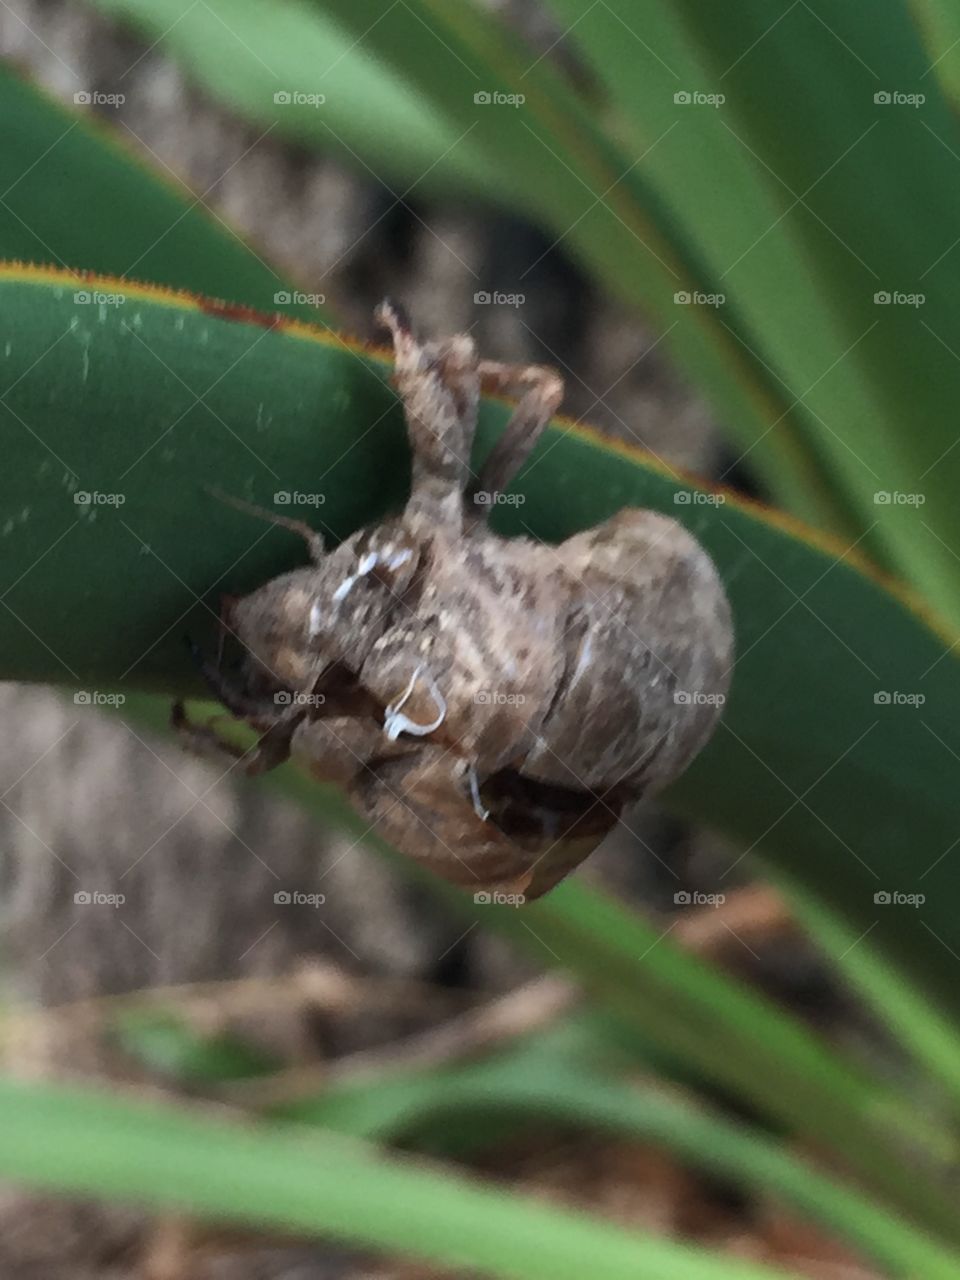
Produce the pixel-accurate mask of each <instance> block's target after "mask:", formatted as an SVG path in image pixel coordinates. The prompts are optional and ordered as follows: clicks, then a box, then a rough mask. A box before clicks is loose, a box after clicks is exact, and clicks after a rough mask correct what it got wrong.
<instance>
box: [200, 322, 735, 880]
mask: <svg viewBox="0 0 960 1280" xmlns="http://www.w3.org/2000/svg"><path fill="white" fill-rule="evenodd" d="M377 318H378V320H379V321H380V323H381V324H383V325H384V326H386V327H387V328H388V329H389V330H390V332H391V334H392V337H393V343H394V351H395V366H396V368H395V379H394V381H395V384H396V386H397V389H398V391H399V394H400V396H401V398H402V400H403V404H404V408H405V412H406V419H407V425H408V430H409V436H410V444H411V448H412V452H413V482H412V488H411V494H410V498H409V501H408V502H407V505H406V507H405V509H404V511H403V512H402V514H400V515H398V516H396V517H394V518H391V519H388V520H385V521H383V522H382V523H380V524H378V525H376V526H373V527H370V528H365V529H361V530H359V531H358V532H357V533H355V534H354V535H353V536H352V537H350V538H348V539H347V540H346V541H345V542H343V543H342V544H341V545H340V546H339V547H337V548H336V549H335V550H333V551H331V552H329V553H327V552H325V551H324V550H323V548H322V543H321V541H320V539H319V537H318V535H316V534H315V533H314V532H313V531H312V530H310V529H308V528H306V527H305V526H301V525H299V524H298V523H297V522H295V521H289V520H283V519H280V518H278V517H271V518H273V519H275V520H276V521H277V522H278V523H281V524H286V525H288V526H291V527H294V528H296V529H298V530H299V531H300V532H301V533H303V535H304V536H305V538H306V540H307V543H308V545H309V547H310V549H311V555H312V560H313V563H312V564H311V565H310V566H309V567H305V568H302V569H296V570H294V571H293V572H291V573H287V574H284V575H283V576H281V577H278V578H275V579H273V580H272V581H270V582H268V583H266V584H265V585H264V586H263V587H261V588H260V589H259V590H257V591H254V592H253V593H252V594H250V595H248V596H245V597H243V598H241V599H239V600H234V601H232V602H231V603H230V605H229V606H228V608H227V610H226V613H225V618H224V622H225V626H226V627H227V629H228V630H229V631H230V632H231V633H232V634H233V635H234V636H235V638H236V639H237V640H238V641H239V644H240V646H241V647H242V651H243V660H242V665H241V670H240V676H239V677H238V678H231V679H228V678H227V677H226V676H224V674H223V673H222V672H221V671H220V670H219V669H217V668H215V667H213V666H211V665H210V664H204V672H205V674H206V676H207V678H208V680H209V682H210V684H211V685H212V687H213V688H214V690H215V692H216V694H217V696H218V697H219V698H220V699H221V700H222V701H223V702H224V703H225V705H226V706H227V707H228V708H229V709H230V710H231V711H233V712H234V714H236V715H237V716H239V717H241V718H243V719H244V720H246V721H247V722H248V723H250V724H251V725H253V726H254V727H255V728H256V729H257V730H258V732H259V734H260V735H261V736H260V739H259V745H258V747H257V748H256V750H255V751H254V752H253V753H252V754H249V755H248V756H247V758H246V759H245V760H244V762H243V767H244V768H245V769H246V771H247V772H250V773H256V772H261V771H262V770H264V769H266V768H270V767H272V766H273V765H275V764H279V763H281V762H282V761H284V760H286V759H287V758H288V757H291V756H292V757H293V758H294V759H295V760H298V761H300V762H301V763H302V764H303V765H304V766H305V767H306V768H307V769H309V770H310V771H311V772H312V773H313V774H314V776H315V777H317V778H318V779H321V780H324V781H335V782H337V783H339V784H340V785H341V786H342V787H343V788H344V789H345V790H346V792H347V794H348V796H349V798H350V800H351V802H352V803H353V805H354V806H355V808H356V809H357V811H358V812H359V813H360V814H361V816H362V817H363V818H364V820H366V821H367V822H368V823H369V824H370V826H371V827H373V828H375V829H376V830H377V831H378V832H379V834H381V835H382V836H383V837H385V838H386V839H387V840H388V841H389V842H390V843H392V844H393V845H394V846H395V847H396V848H397V849H399V850H400V851H401V852H403V853H405V854H407V855H408V856H409V857H411V858H414V859H415V860H416V861H418V862H421V863H424V864H426V865H427V866H428V867H430V868H431V869H432V870H433V871H435V872H436V873H437V874H438V875H440V876H442V877H444V878H445V879H447V880H450V881H453V882H454V883H456V884H458V885H462V886H464V887H466V888H468V889H471V890H473V891H474V892H475V893H484V894H492V893H497V892H503V893H510V894H513V895H515V898H516V899H523V900H530V899H533V898H537V897H539V896H540V895H541V894H543V893H546V892H547V891H548V890H549V889H551V888H552V887H553V886H554V885H555V884H557V882H558V881H560V880H562V879H563V877H564V876H566V875H567V874H568V873H569V872H570V871H571V870H573V868H574V867H576V866H577V865H578V864H579V863H580V862H582V861H583V859H584V858H585V857H587V855H588V854H589V853H590V852H591V851H592V850H593V849H594V848H596V846H597V845H598V844H599V842H600V841H601V840H602V839H603V837H604V836H605V835H606V834H607V832H608V831H609V830H610V829H611V827H613V826H614V824H615V823H616V822H617V820H618V818H619V816H620V814H621V813H622V811H623V809H624V808H625V806H627V805H629V804H631V803H633V802H634V801H636V800H638V799H639V798H641V797H643V796H647V795H650V794H652V793H654V792H656V791H658V790H659V789H660V788H662V787H664V786H666V784H667V783H669V782H671V781H672V780H673V779H674V778H676V777H677V776H678V775H679V774H680V773H681V772H682V771H683V770H684V769H685V768H686V766H687V765H688V764H689V763H690V761H691V760H692V759H693V757H694V756H695V755H696V754H697V752H698V751H699V750H700V749H701V748H702V747H703V745H704V744H705V742H706V741H707V739H708V738H709V736H710V734H711V732H712V730H713V728H714V726H715V724H716V721H717V719H718V716H719V715H720V712H721V709H722V705H723V702H724V699H725V695H726V691H727V686H728V681H729V675H730V669H731V664H732V657H733V634H732V628H731V620H730V609H729V605H728V603H727V599H726V595H725V593H724V590H723V586H722V584H721V582H720V579H719V576H718V574H717V571H716V569H715V567H714V565H713V563H712V561H711V560H710V558H709V556H708V555H707V554H706V552H705V551H704V550H703V548H702V547H701V546H700V545H699V544H698V543H697V541H696V540H695V539H694V538H693V537H692V536H691V535H690V534H689V533H688V532H687V531H686V530H685V529H684V528H683V527H682V526H681V525H680V524H678V523H677V522H676V521H675V520H671V519H669V518H667V517H665V516H662V515H659V514H657V513H655V512H653V511H645V510H636V509H626V510H623V511H620V512H619V513H618V514H617V515H615V516H613V517H612V518H611V519H609V520H607V521H605V522H604V523H603V524H601V525H598V526H597V527H596V528H593V529H588V530H586V531H584V532H582V533H578V534H576V535H574V536H573V537H571V538H568V539H567V541H566V542H563V543H561V544H560V545H559V546H548V545H545V544H543V543H540V542H537V541H535V540H533V539H528V538H509V539H507V538H503V537H500V536H498V535H497V534H495V533H494V532H492V530H491V529H490V528H489V527H488V524H487V515H488V514H489V512H490V511H491V510H492V509H493V507H494V506H495V505H496V502H497V498H498V495H499V494H501V493H503V492H504V491H505V489H506V486H507V485H508V483H509V481H510V479H511V478H512V476H513V475H514V474H515V472H516V471H517V469H518V468H519V466H520V465H521V464H522V463H523V461H524V460H525V459H526V458H527V456H528V454H529V453H530V451H531V449H532V448H533V446H534V444H535V442H536V440H537V438H538V436H539V435H540V433H541V432H542V430H543V428H544V427H545V426H546V424H547V423H548V422H549V420H550V418H551V417H552V415H553V414H554V413H555V412H556V410H557V408H558V407H559V404H560V401H561V399H562V395H563V384H562V381H561V379H560V378H559V376H558V375H557V374H556V373H554V372H553V371H552V370H550V369H546V368H541V367H539V366H526V367H512V366H507V365H501V364H496V363H492V362H489V361H484V360H480V359H478V357H477V353H476V350H475V347H474V344H473V341H472V340H471V339H470V338H469V337H467V336H465V335H457V336H455V337H452V338H449V339H446V340H444V341H438V342H428V343H420V342H418V341H417V340H416V338H415V337H414V336H413V334H412V333H411V331H410V329H409V327H408V325H407V324H406V322H405V321H404V320H403V319H402V317H401V316H400V314H399V313H398V311H397V310H396V309H395V308H394V307H393V306H391V305H390V304H387V303H384V304H383V305H382V306H381V307H380V308H379V309H378V313H377ZM490 391H496V392H501V393H502V392H506V393H513V394H515V395H516V396H517V406H516V410H515V412H514V415H513V417H512V419H511V421H510V423H509V424H508V427H507V429H506V431H505V432H504V434H503V436H502V437H501V439H500V440H499V442H498V444H497V445H496V446H495V448H494V449H493V451H492V453H491V455H490V457H489V458H488V459H487V461H486V462H485V463H484V465H483V468H482V470H481V471H480V474H479V475H478V476H476V475H474V474H473V472H472V471H471V469H470V465H469V458H470V451H471V446H472V443H473V435H474V430H475V426H476V419H477V409H478V405H479V400H480V395H481V393H482V392H490ZM175 720H176V723H177V724H178V726H179V727H180V728H181V729H183V730H184V731H185V732H188V733H190V734H191V735H192V736H193V738H194V740H196V739H197V737H198V736H199V737H201V738H209V737H210V734H209V731H204V730H202V729H195V728H194V727H193V726H191V725H190V724H189V722H188V721H187V719H186V716H185V714H184V712H183V709H182V707H178V708H177V709H176V713H175Z"/></svg>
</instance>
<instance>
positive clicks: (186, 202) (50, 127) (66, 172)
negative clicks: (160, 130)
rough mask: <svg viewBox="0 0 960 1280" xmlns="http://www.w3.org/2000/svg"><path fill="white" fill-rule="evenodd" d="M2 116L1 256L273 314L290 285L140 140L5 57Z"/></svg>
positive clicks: (293, 306) (80, 287) (297, 311)
mask: <svg viewBox="0 0 960 1280" xmlns="http://www.w3.org/2000/svg"><path fill="white" fill-rule="evenodd" d="M117 92H120V89H119V88H118V90H117ZM0 113H2V116H3V119H4V121H5V122H6V128H5V130H4V143H3V147H2V148H0V192H2V194H0V258H11V259H14V258H20V259H22V260H23V261H25V262H37V263H50V264H51V265H53V264H54V263H56V264H58V265H59V266H60V267H62V268H64V269H67V270H70V271H73V272H74V273H75V274H76V277H77V278H76V280H75V283H74V289H75V291H76V292H78V293H82V292H84V291H85V289H86V286H85V285H84V282H83V274H84V273H85V272H90V271H97V272H100V273H101V274H104V275H113V276H127V275H133V276H134V277H135V278H136V279H137V280H147V281H150V282H152V283H154V284H164V285H170V286H171V287H173V288H180V289H195V290H199V291H201V292H203V293H206V294H210V295H212V296H213V297H221V298H231V299H234V300H235V301H237V302H245V303H247V304H248V305H250V306H257V307H263V308H268V309H271V310H272V309H273V307H274V306H275V305H276V303H275V302H274V298H275V295H276V294H277V293H283V292H284V291H286V292H288V293H289V292H290V289H289V286H288V284H287V282H286V281H285V279H284V278H283V277H282V276H281V275H280V274H279V273H278V272H276V271H274V270H273V268H272V267H271V266H270V265H269V264H268V263H267V262H265V261H264V260H263V259H262V258H260V257H259V256H258V255H257V254H256V253H255V252H254V250H253V249H251V248H249V247H248V246H247V245H246V244H245V243H244V242H243V241H242V240H241V239H240V238H239V237H238V236H237V234H236V232H235V231H233V230H232V228H230V227H229V226H228V225H227V223H225V222H224V221H223V219H222V218H220V217H219V216H217V215H215V214H214V213H212V212H210V211H208V206H206V205H205V204H204V201H203V198H202V197H203V195H204V193H203V192H198V193H197V195H193V194H192V193H191V192H189V191H188V190H187V189H186V188H184V187H182V186H181V187H177V186H175V185H174V182H173V181H172V178H171V175H170V174H169V173H167V172H166V171H165V170H163V169H161V170H160V173H159V174H158V173H156V172H154V171H152V170H151V169H149V168H147V167H146V166H145V165H144V163H143V161H142V160H141V159H140V158H139V157H138V156H137V155H136V154H135V152H134V146H135V140H134V138H133V136H132V135H131V134H130V133H129V132H127V131H126V130H124V129H118V130H116V131H109V130H107V129H105V128H104V127H103V126H102V125H101V124H99V123H98V122H97V118H96V117H95V116H94V114H93V109H92V107H90V106H89V105H83V104H80V105H78V106H77V107H76V108H75V109H74V110H73V111H72V112H70V111H66V110H64V108H63V107H61V106H60V105H59V104H58V103H56V102H54V101H53V99H51V98H48V97H47V96H46V95H45V94H43V93H41V92H39V91H38V90H37V89H35V88H33V87H32V86H31V85H29V84H28V83H27V82H26V81H24V80H22V79H21V78H20V77H19V76H18V75H17V74H16V73H15V72H14V71H12V70H11V68H10V67H9V66H4V65H2V64H0ZM159 167H160V166H159V162H158V165H157V168H159ZM281 305H282V308H283V311H284V313H285V314H287V315H291V316H300V317H301V318H303V317H307V316H312V318H313V319H314V320H316V319H317V318H318V314H317V310H316V308H313V307H311V306H307V305H305V304H304V303H294V301H293V299H292V294H291V301H290V303H289V304H287V303H283V304H281ZM80 314H82V313H80V312H78V315H80Z"/></svg>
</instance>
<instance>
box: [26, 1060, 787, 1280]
mask: <svg viewBox="0 0 960 1280" xmlns="http://www.w3.org/2000/svg"><path fill="white" fill-rule="evenodd" d="M0 1113H2V1114H3V1117H4V1125H3V1127H4V1140H3V1143H2V1145H0V1174H2V1176H3V1177H4V1178H13V1179H16V1180H17V1181H18V1182H21V1183H25V1184H26V1185H28V1186H33V1187H38V1188H42V1189H50V1190H56V1191H68V1192H72V1193H74V1194H81V1195H84V1196H91V1195H100V1196H107V1197H110V1198H111V1199H114V1200H119V1201H123V1202H126V1203H133V1204H140V1205H147V1206H150V1207H151V1208H154V1209H156V1210H162V1209H174V1210H178V1211H181V1212H184V1211H185V1212H187V1213H189V1214H190V1215H191V1216H194V1217H200V1218H207V1219H212V1220H213V1221H216V1222H233V1223H240V1224H242V1225H244V1226H250V1225H253V1226H261V1227H272V1228H277V1229H280V1230H282V1231H283V1230H285V1231H290V1232H295V1233H297V1234H301V1235H302V1234H307V1235H310V1236H332V1237H334V1238H336V1239H340V1240H343V1241H346V1242H349V1243H353V1244H357V1245H361V1246H368V1247H369V1246H373V1247H376V1248H379V1249H384V1250H391V1251H394V1252H403V1253H409V1254H411V1255H413V1256H418V1257H421V1258H427V1259H429V1260H431V1261H434V1262H437V1263H446V1264H448V1265H451V1266H461V1267H468V1268H470V1269H474V1268H476V1269H479V1270H480V1271H482V1272H484V1273H486V1274H489V1275H495V1276H506V1277H515V1278H516V1280H581V1277H582V1276H584V1275H585V1274H590V1275H592V1276H597V1277H598V1278H599V1280H634V1278H635V1277H636V1276H637V1275H643V1276H645V1277H649V1278H650V1280H775V1276H776V1275H781V1274H782V1273H780V1272H776V1273H775V1272H773V1271H771V1270H769V1269H767V1268H766V1267H760V1266H755V1265H752V1264H748V1263H743V1262H737V1261H725V1260H723V1259H721V1258H717V1257H714V1256H712V1255H710V1254H709V1253H707V1252H706V1251H705V1250H700V1249H693V1248H690V1247H688V1246H684V1245H679V1244H673V1243H672V1242H669V1241H664V1240H658V1239H655V1238H653V1237H644V1236H641V1235H638V1234H634V1233H632V1232H627V1231H624V1230H623V1229H622V1228H620V1227H617V1226H615V1225H614V1224H612V1223H610V1222H604V1221H600V1220H598V1219H596V1218H591V1217H588V1216H586V1215H584V1214H580V1213H572V1212H564V1211H562V1210H560V1209H555V1208H551V1207H548V1206H546V1205H539V1204H536V1203H533V1202H529V1201H526V1200H524V1199H522V1198H519V1197H518V1196H516V1195H514V1194H510V1193H508V1192H506V1191H499V1190H491V1189H488V1188H485V1187H483V1186H481V1185H480V1184H479V1183H474V1182H470V1181H468V1180H467V1179H465V1178H462V1177H457V1176H456V1175H455V1174H454V1173H453V1172H452V1171H450V1170H449V1169H434V1168H430V1167H427V1166H423V1165H420V1164H419V1163H417V1162H415V1161H413V1160H409V1159H407V1160H401V1159H398V1158H395V1157H394V1158H390V1157H388V1156H385V1155H381V1154H380V1153H378V1152H377V1151H376V1150H375V1149H374V1148H371V1147H369V1146H367V1145H366V1144H364V1143H360V1142H358V1141H356V1140H349V1139H346V1138H343V1137H341V1136H339V1135H336V1134H332V1133H325V1134H322V1135H315V1134H313V1133H310V1132H309V1131H306V1130H304V1131H292V1132H287V1131H284V1130H281V1129H279V1128H276V1127H274V1128H267V1127H266V1126H259V1127H254V1126H252V1125H239V1124H238V1125H234V1126H231V1125H230V1124H228V1123H226V1122H224V1121H223V1120H221V1119H210V1118H208V1117H206V1116H204V1115H203V1114H202V1113H197V1114H191V1113H190V1112H189V1111H187V1110H185V1109H183V1108H180V1109H176V1108H173V1107H171V1106H164V1105H161V1104H158V1103H152V1102H151V1103H147V1102H140V1101H128V1100H126V1099H121V1098H117V1097H113V1096H110V1095H108V1094H106V1093H98V1092H95V1091H93V1090H81V1089H77V1088H66V1087H62V1086H51V1085H30V1084H21V1083H14V1082H11V1081H9V1080H7V1081H0Z"/></svg>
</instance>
